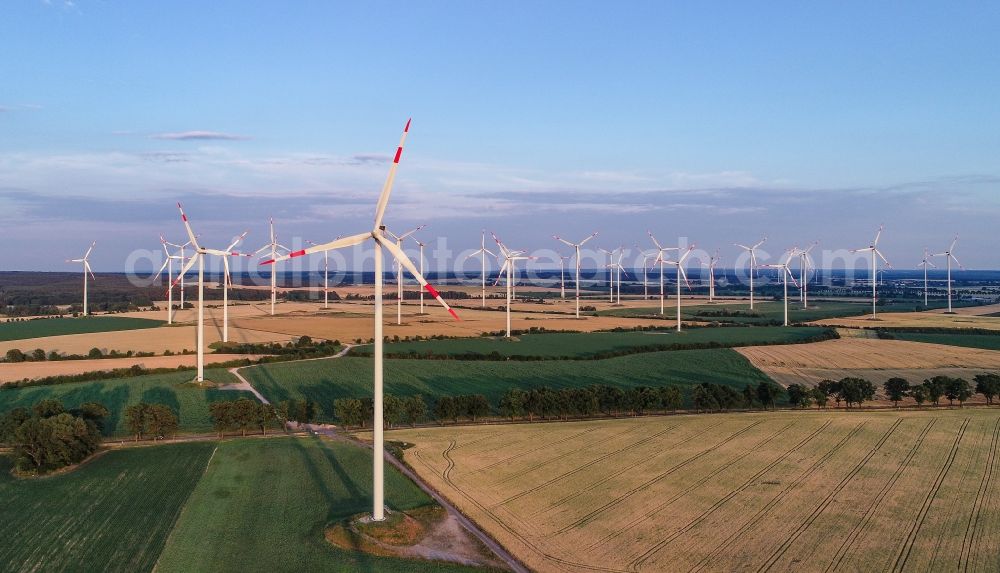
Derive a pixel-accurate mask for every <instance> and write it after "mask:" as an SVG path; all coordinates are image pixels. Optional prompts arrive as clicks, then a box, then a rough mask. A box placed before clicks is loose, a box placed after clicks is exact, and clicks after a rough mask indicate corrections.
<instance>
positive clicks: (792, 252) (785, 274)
mask: <svg viewBox="0 0 1000 573" xmlns="http://www.w3.org/2000/svg"><path fill="white" fill-rule="evenodd" d="M799 252H800V251H799V250H798V249H796V248H794V247H793V248H791V249H789V250H788V256H787V257H785V262H783V263H778V264H772V265H761V268H765V269H780V271H781V277H782V282H783V283H784V285H785V326H788V279H789V278H791V279H792V283H793V284H795V286H799V285H798V283H796V282H795V275H793V274H792V269H790V268H789V267H788V263H789V262H791V260H792V257H794V256H796V255H797V254H799Z"/></svg>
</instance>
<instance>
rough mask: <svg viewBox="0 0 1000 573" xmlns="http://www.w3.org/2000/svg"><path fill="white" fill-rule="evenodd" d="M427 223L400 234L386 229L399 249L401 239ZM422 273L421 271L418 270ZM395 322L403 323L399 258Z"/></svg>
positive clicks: (401, 275) (401, 268) (401, 272)
mask: <svg viewBox="0 0 1000 573" xmlns="http://www.w3.org/2000/svg"><path fill="white" fill-rule="evenodd" d="M426 226H427V225H420V226H419V227H417V228H416V229H410V230H409V231H407V232H405V233H403V234H402V235H397V234H395V233H393V232H392V231H386V232H387V233H389V235H391V236H392V238H393V239H395V240H396V247H398V248H399V249H400V250H402V249H403V239H405V238H407V237H409V236H410V235H412V234H413V233H416V232H417V231H419V230H420V229H423V228H424V227H426ZM420 274H421V275H423V271H421V272H420ZM396 324H403V265H401V264H400V262H399V259H397V260H396Z"/></svg>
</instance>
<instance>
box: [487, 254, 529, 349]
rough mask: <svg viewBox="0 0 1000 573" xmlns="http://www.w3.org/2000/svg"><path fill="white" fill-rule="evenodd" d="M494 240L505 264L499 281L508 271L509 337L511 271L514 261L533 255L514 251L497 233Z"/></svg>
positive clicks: (498, 276) (498, 277) (508, 334)
mask: <svg viewBox="0 0 1000 573" xmlns="http://www.w3.org/2000/svg"><path fill="white" fill-rule="evenodd" d="M493 240H494V241H496V243H497V247H498V248H499V249H500V256H502V257H503V259H504V262H503V266H502V267H501V268H500V274H499V275H497V281H498V282H499V281H500V277H501V276H502V275H503V272H504V270H506V271H507V338H510V303H511V298H512V291H511V280H512V279H511V272H512V271H513V270H514V261H523V260H527V259H530V258H532V257H528V256H525V255H524V251H512V250H510V249H508V248H507V246H506V245H504V244H503V242H501V241H500V239H499V238H498V237H497V236H496V235H493Z"/></svg>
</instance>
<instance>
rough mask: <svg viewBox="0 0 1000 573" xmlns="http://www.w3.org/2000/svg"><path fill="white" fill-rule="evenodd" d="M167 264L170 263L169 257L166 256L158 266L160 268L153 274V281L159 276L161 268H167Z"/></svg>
mask: <svg viewBox="0 0 1000 573" xmlns="http://www.w3.org/2000/svg"><path fill="white" fill-rule="evenodd" d="M169 264H170V257H167V258H166V259H165V260H164V261H163V266H162V267H160V270H158V271H156V275H155V276H154V277H153V280H154V281H155V280H156V279H158V278H160V273H162V272H163V269H165V268H167V265H169Z"/></svg>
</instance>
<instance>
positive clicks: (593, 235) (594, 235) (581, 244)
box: [567, 231, 597, 247]
mask: <svg viewBox="0 0 1000 573" xmlns="http://www.w3.org/2000/svg"><path fill="white" fill-rule="evenodd" d="M596 236H597V231H594V233H593V234H592V235H590V236H589V237H587V238H586V239H584V240H582V241H580V245H579V246H581V247H582V246H583V244H584V243H586V242H587V241H589V240H591V239H593V238H594V237H596ZM567 244H569V243H567ZM570 246H571V247H572V246H573V245H570Z"/></svg>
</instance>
